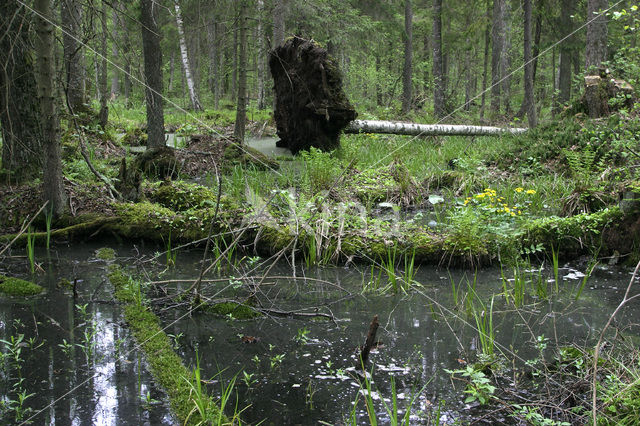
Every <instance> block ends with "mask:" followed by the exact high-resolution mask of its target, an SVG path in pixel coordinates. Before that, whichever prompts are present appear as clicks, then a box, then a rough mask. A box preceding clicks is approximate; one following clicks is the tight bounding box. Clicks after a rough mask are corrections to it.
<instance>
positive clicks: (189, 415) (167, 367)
mask: <svg viewBox="0 0 640 426" xmlns="http://www.w3.org/2000/svg"><path fill="white" fill-rule="evenodd" d="M109 280H110V281H111V283H112V284H113V286H114V288H115V292H116V298H117V299H118V300H119V301H121V302H123V303H126V305H125V308H124V312H125V319H126V321H127V323H128V324H129V327H131V331H132V333H133V336H134V337H135V339H136V341H137V342H138V345H140V347H141V348H142V350H143V351H144V353H145V355H146V359H147V362H148V363H149V366H150V369H151V374H152V375H153V377H154V378H155V379H156V380H157V382H158V383H159V384H160V386H162V388H163V389H164V390H165V392H167V395H168V396H169V401H170V403H171V409H172V411H173V412H174V413H175V415H176V416H177V417H178V419H179V420H180V422H181V423H186V424H201V423H202V422H208V421H210V420H211V419H217V421H216V422H215V423H214V424H225V423H226V422H228V420H227V419H226V417H225V416H224V414H223V413H221V411H220V407H218V406H217V405H216V404H215V403H214V401H213V400H212V399H211V397H209V396H207V395H206V393H204V391H202V388H201V383H200V377H199V376H198V375H196V376H194V375H193V374H192V372H189V370H188V369H187V368H186V367H185V366H184V365H183V364H182V360H181V359H180V357H178V355H177V354H176V353H175V352H174V350H173V345H172V344H171V341H170V340H169V337H168V336H167V335H166V334H165V332H164V331H163V330H162V328H161V327H160V321H159V320H158V318H157V317H156V316H155V314H154V313H153V312H151V310H150V308H149V307H147V306H146V304H145V303H144V300H143V296H142V291H141V287H142V284H141V283H140V282H137V281H136V280H133V279H132V278H131V277H129V276H127V275H125V273H124V272H123V271H122V269H121V268H120V267H119V266H118V265H110V267H109ZM196 380H197V382H195V381H196ZM194 389H199V390H200V391H199V392H197V393H194Z"/></svg>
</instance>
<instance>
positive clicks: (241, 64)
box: [233, 0, 248, 143]
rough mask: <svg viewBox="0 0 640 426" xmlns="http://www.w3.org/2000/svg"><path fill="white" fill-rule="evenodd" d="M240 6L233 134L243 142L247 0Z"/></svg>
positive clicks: (245, 105) (245, 102)
mask: <svg viewBox="0 0 640 426" xmlns="http://www.w3.org/2000/svg"><path fill="white" fill-rule="evenodd" d="M239 6H240V10H239V12H240V16H239V17H238V26H239V29H238V30H239V33H240V46H239V47H240V49H239V50H240V52H239V55H238V104H237V105H236V123H235V126H234V128H233V136H234V137H235V138H236V139H237V140H238V141H239V142H240V143H242V142H243V141H244V128H245V124H246V121H247V8H248V4H247V0H240V5H239Z"/></svg>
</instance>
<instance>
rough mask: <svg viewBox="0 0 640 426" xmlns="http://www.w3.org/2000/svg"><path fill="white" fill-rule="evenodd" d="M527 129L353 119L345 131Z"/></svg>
mask: <svg viewBox="0 0 640 426" xmlns="http://www.w3.org/2000/svg"><path fill="white" fill-rule="evenodd" d="M526 131H527V129H525V128H516V127H512V128H509V127H492V126H467V125H464V124H416V123H403V122H399V121H379V120H353V121H352V122H350V123H349V124H348V125H347V127H346V128H345V129H344V132H345V133H389V134H393V135H410V136H439V135H445V136H447V135H448V136H489V135H499V134H503V133H511V134H518V133H524V132H526Z"/></svg>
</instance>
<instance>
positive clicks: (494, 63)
mask: <svg viewBox="0 0 640 426" xmlns="http://www.w3.org/2000/svg"><path fill="white" fill-rule="evenodd" d="M503 1H504V0H493V29H492V31H491V41H492V43H493V44H492V48H491V112H492V113H493V114H494V115H497V114H500V87H501V81H500V80H501V79H502V72H501V66H500V65H501V61H500V56H501V55H502V51H503V48H504V20H503V16H502V10H503V8H502V2H503Z"/></svg>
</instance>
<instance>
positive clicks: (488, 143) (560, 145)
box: [0, 112, 640, 265]
mask: <svg viewBox="0 0 640 426" xmlns="http://www.w3.org/2000/svg"><path fill="white" fill-rule="evenodd" d="M220 116H221V115H220V114H217V113H214V112H209V113H205V114H204V118H203V119H206V117H214V118H213V119H210V120H209V121H208V122H209V123H210V125H209V126H203V125H202V121H196V122H194V123H191V124H183V125H182V127H178V128H175V125H171V124H169V125H168V127H169V128H170V129H171V130H176V133H175V134H176V135H181V136H182V137H183V139H182V140H183V142H182V146H181V147H179V148H178V149H176V150H175V157H176V164H177V165H178V166H177V168H178V169H179V174H178V175H179V178H178V179H177V180H174V181H173V182H170V181H168V180H165V179H164V178H163V177H162V176H160V177H158V176H153V175H148V176H146V179H145V180H144V182H143V184H142V191H143V194H144V196H143V198H142V199H141V200H140V201H141V203H137V204H132V203H129V202H122V201H118V200H115V199H112V198H111V197H110V195H109V192H108V190H107V189H106V187H105V186H104V185H103V184H102V183H101V182H99V181H98V180H97V179H96V178H95V176H94V175H93V174H91V173H90V172H89V170H88V167H87V165H86V163H85V161H84V159H83V158H82V157H81V156H80V155H79V152H78V149H77V147H75V145H74V144H73V142H74V140H75V139H76V138H78V137H83V138H85V139H86V140H87V141H88V143H89V149H90V157H91V158H92V159H93V160H92V161H93V163H94V165H95V166H96V167H97V168H98V170H100V171H101V173H102V174H104V175H105V176H108V177H109V179H111V180H112V181H115V180H116V179H117V169H118V165H119V163H120V159H121V158H122V157H123V156H125V157H126V158H128V159H129V160H128V161H131V159H132V154H131V153H129V151H130V148H129V146H137V145H139V144H140V143H144V135H143V132H141V130H140V129H141V128H142V125H143V123H140V122H136V121H133V122H128V121H126V120H123V119H121V120H119V121H117V122H115V123H114V127H113V128H112V129H111V130H110V131H107V132H97V131H96V130H95V128H94V127H92V126H91V125H90V124H88V125H85V126H84V127H83V129H84V130H83V134H82V135H77V134H76V133H75V132H74V131H71V130H70V131H68V132H67V133H65V136H64V138H63V141H64V145H63V147H64V152H65V161H64V164H65V188H66V190H67V194H68V197H69V210H70V214H69V215H68V216H66V217H65V218H63V220H61V221H59V222H58V224H56V225H55V226H56V227H58V228H64V227H65V226H70V225H77V224H78V223H81V222H83V221H92V222H93V221H95V219H96V217H98V216H100V217H103V218H107V217H109V218H116V219H117V220H115V221H109V224H108V225H104V226H102V227H101V228H100V229H99V231H100V232H103V233H106V234H109V233H112V234H113V233H116V234H119V235H120V236H122V237H125V238H134V239H135V238H139V237H142V238H151V239H154V240H156V241H160V242H164V241H166V239H167V238H168V234H169V233H171V235H172V238H174V239H175V240H176V241H179V242H181V243H188V242H190V241H196V240H197V241H200V240H202V239H203V238H205V237H207V234H208V232H209V227H208V226H206V225H207V224H208V223H209V222H210V221H211V220H214V221H215V222H216V223H215V224H214V225H215V226H214V228H213V230H214V231H215V232H214V233H216V234H220V235H225V233H228V234H227V237H228V235H231V234H233V232H235V231H238V230H241V229H244V230H245V231H246V232H245V235H244V236H243V238H242V240H241V243H242V244H243V245H244V246H255V247H254V249H255V250H256V251H258V252H262V253H264V254H267V253H268V254H273V253H275V252H278V251H279V250H282V249H285V248H291V247H292V246H294V247H296V248H297V249H298V250H300V251H301V253H302V257H306V258H307V259H308V260H310V261H312V263H316V262H319V263H341V262H345V261H353V260H354V259H355V260H364V261H365V262H366V261H372V262H375V261H378V260H380V259H384V258H389V257H390V256H391V254H392V252H394V253H396V252H397V253H398V254H399V255H401V256H403V257H405V258H406V257H411V259H412V261H415V262H418V263H422V262H428V263H439V264H467V265H479V264H488V263H493V262H495V261H497V260H498V259H500V261H501V262H502V261H504V260H505V259H514V258H517V257H520V256H523V255H524V256H526V257H529V256H533V257H542V258H543V257H544V256H548V255H549V253H550V251H551V250H552V249H553V250H554V251H556V252H559V253H560V255H561V256H562V257H563V258H575V257H577V256H583V255H587V256H594V255H596V254H597V256H600V257H610V256H616V257H617V258H621V259H622V260H626V261H628V262H633V259H635V258H637V257H638V248H639V247H640V243H639V241H638V238H639V237H637V236H638V235H640V232H638V230H640V221H639V219H638V207H637V204H638V202H637V198H638V196H639V195H638V192H639V190H638V188H639V185H638V177H637V174H638V163H639V160H640V158H639V157H637V156H636V155H637V154H636V153H637V145H638V141H637V134H638V133H637V130H638V128H640V125H639V120H638V118H636V117H634V116H632V117H629V116H612V117H611V118H610V119H608V120H600V121H590V120H588V119H586V118H584V117H582V116H581V115H576V116H574V117H565V118H564V119H562V120H561V121H559V122H556V123H552V124H548V125H543V126H541V127H540V128H538V129H536V130H534V131H531V132H529V133H528V134H526V135H522V136H507V135H505V136H500V137H481V138H465V137H448V138H444V137H441V138H434V137H430V138H408V137H399V136H387V135H384V136H383V135H373V134H361V135H347V136H343V138H342V139H343V141H342V147H341V148H340V149H339V150H337V151H335V152H333V153H323V152H320V151H317V150H313V149H312V150H311V151H310V152H303V153H301V154H300V155H298V156H296V157H295V158H293V157H282V156H281V157H276V158H275V159H274V158H269V157H267V156H265V155H264V154H262V153H260V152H258V151H257V150H254V149H252V148H250V147H247V146H246V145H243V146H239V145H238V144H236V143H235V142H234V141H233V139H232V138H231V136H230V134H229V133H230V127H229V126H228V125H225V124H224V123H222V124H216V121H220ZM169 121H170V122H171V120H169ZM223 121H224V120H223ZM249 128H250V129H251V131H253V132H255V133H259V134H260V135H263V134H265V132H266V133H267V134H268V133H269V132H270V131H272V128H271V127H269V125H268V119H262V120H261V121H253V122H251V123H250V126H249ZM117 132H124V136H121V137H116V136H115V134H117ZM154 180H155V182H154ZM218 189H220V190H221V193H220V194H218V193H217V192H218ZM218 195H219V196H220V198H218ZM41 199H42V198H41V194H40V187H39V185H38V182H37V181H34V182H30V183H27V184H21V185H2V186H0V201H1V204H0V205H2V207H1V208H0V212H1V216H0V222H1V223H0V228H1V229H2V230H3V231H2V233H3V234H5V237H4V238H3V241H6V240H8V239H9V238H11V236H12V235H13V234H15V233H17V232H19V231H20V229H21V227H22V225H23V224H24V221H25V218H29V217H30V215H31V214H33V213H34V212H36V211H37V210H38V208H39V207H40V205H41V201H40V200H41ZM154 204H155V205H157V207H158V208H154ZM216 207H217V208H216ZM621 207H622V209H621ZM216 215H217V216H216ZM45 216H46V215H44V214H43V215H41V216H40V217H39V218H36V220H35V221H34V226H35V228H34V229H36V230H39V231H40V232H41V233H44V232H45V231H46V229H45V224H46V218H45ZM158 229H160V230H162V232H160V233H158V232H156V231H157V230H158ZM89 231H90V232H91V234H90V235H87V236H85V237H89V236H94V233H96V232H97V231H98V230H96V229H94V228H92V227H90V228H88V229H87V232H89ZM34 232H35V231H34ZM59 235H61V236H63V237H66V235H65V234H64V232H62V233H60V234H59ZM74 235H75V236H76V237H79V236H80V235H81V234H74ZM19 243H20V241H18V244H19Z"/></svg>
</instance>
